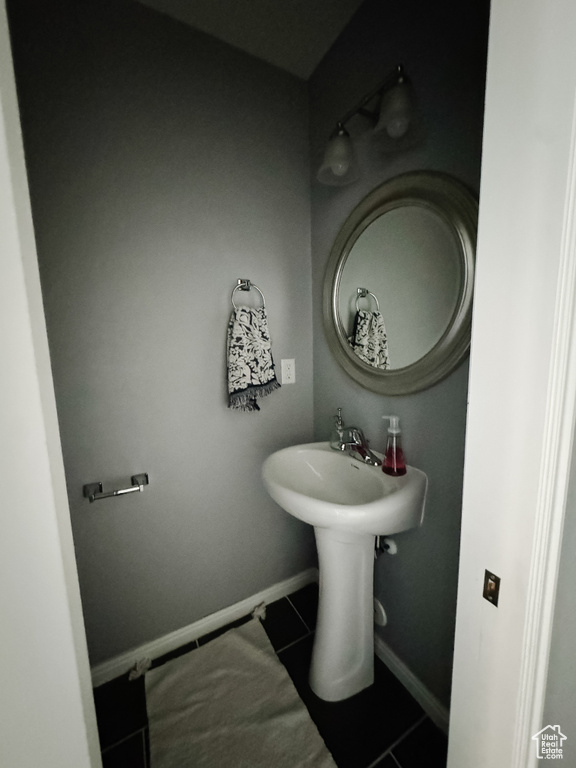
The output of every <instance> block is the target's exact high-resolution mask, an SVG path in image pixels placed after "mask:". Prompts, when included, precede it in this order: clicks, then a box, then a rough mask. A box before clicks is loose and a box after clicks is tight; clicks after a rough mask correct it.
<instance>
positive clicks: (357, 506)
mask: <svg viewBox="0 0 576 768" xmlns="http://www.w3.org/2000/svg"><path fill="white" fill-rule="evenodd" d="M262 477H263V480H264V485H265V486H266V489H267V491H268V493H269V494H270V496H272V498H273V499H274V501H275V502H276V503H277V504H279V505H280V506H281V507H282V509H284V510H286V512H289V513H290V514H291V515H293V516H294V517H297V518H299V519H300V520H303V521H304V522H305V523H310V525H314V526H319V527H322V528H332V529H335V530H341V531H350V532H355V533H368V534H371V535H373V536H383V535H391V534H393V533H400V532H401V531H406V530H408V529H410V528H417V527H418V526H419V525H420V524H421V523H422V518H423V516H424V499H425V496H426V486H427V478H426V475H425V474H424V472H421V471H420V470H419V469H415V468H414V467H408V468H407V471H406V474H405V475H402V476H401V477H392V476H390V475H385V474H384V472H382V468H381V467H370V466H368V465H367V464H361V463H360V462H359V461H358V460H357V459H353V458H351V457H350V456H348V455H347V454H346V453H340V452H338V451H335V450H333V449H332V448H330V444H329V443H327V442H324V443H308V444H305V445H294V446H291V447H290V448H284V449H283V450H280V451H277V452H276V453H273V454H272V455H271V456H269V457H268V458H267V459H266V461H265V462H264V466H263V468H262Z"/></svg>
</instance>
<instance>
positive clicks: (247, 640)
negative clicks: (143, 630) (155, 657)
mask: <svg viewBox="0 0 576 768" xmlns="http://www.w3.org/2000/svg"><path fill="white" fill-rule="evenodd" d="M146 703H147V707H148V720H149V726H150V757H151V764H152V768H336V764H335V762H334V760H333V759H332V756H331V755H330V753H329V752H328V750H327V748H326V746H325V744H324V742H323V741H322V737H321V736H320V734H319V732H318V730H317V728H316V726H315V725H314V723H313V722H312V720H311V719H310V716H309V714H308V710H307V709H306V707H305V706H304V704H303V702H302V700H301V699H300V697H299V696H298V693H297V691H296V689H295V687H294V684H293V683H292V681H291V679H290V676H289V675H288V673H287V672H286V670H285V668H284V667H283V665H282V663H281V662H280V661H279V660H278V657H277V656H276V653H275V652H274V649H273V648H272V645H271V643H270V641H269V640H268V636H267V635H266V632H265V631H264V628H263V627H262V625H261V624H260V621H259V620H258V619H252V620H251V621H249V622H247V623H246V624H243V625H242V626H240V627H238V628H237V629H232V630H230V631H228V632H226V633H225V634H224V635H221V636H220V637H217V638H216V639H215V640H212V641H211V642H209V643H208V644H207V645H203V646H200V648H197V649H196V650H193V651H191V652H190V653H187V654H185V655H184V656H180V657H179V658H176V659H174V660H173V661H169V662H167V663H166V664H164V665H163V666H161V667H158V668H157V669H152V670H150V671H149V672H147V673H146Z"/></svg>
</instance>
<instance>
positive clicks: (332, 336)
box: [322, 171, 478, 395]
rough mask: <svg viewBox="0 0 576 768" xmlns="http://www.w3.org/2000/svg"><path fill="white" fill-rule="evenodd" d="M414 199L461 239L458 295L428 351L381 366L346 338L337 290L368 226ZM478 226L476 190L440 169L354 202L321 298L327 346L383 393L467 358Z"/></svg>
mask: <svg viewBox="0 0 576 768" xmlns="http://www.w3.org/2000/svg"><path fill="white" fill-rule="evenodd" d="M411 204H413V205H418V206H421V207H425V208H428V209H429V210H431V211H433V212H434V213H436V214H437V215H438V216H440V218H442V219H443V220H444V221H445V222H446V223H447V224H448V226H449V228H450V229H451V230H452V232H453V234H454V235H455V237H456V240H457V242H459V243H460V264H461V279H460V287H459V295H458V300H457V302H456V307H455V309H454V311H453V313H452V316H451V318H450V320H449V321H448V324H447V326H446V330H445V331H444V333H443V334H442V336H441V337H440V339H439V340H438V342H437V343H436V344H435V345H434V346H433V347H432V348H431V349H430V350H429V351H428V352H427V353H426V354H425V355H423V356H422V357H421V358H419V359H418V360H416V361H415V362H414V363H411V364H410V365H407V366H405V367H403V368H396V369H394V368H392V369H388V370H379V369H375V368H373V367H372V366H370V365H368V363H365V362H364V361H363V360H361V359H360V358H359V357H358V356H357V355H356V353H355V352H354V350H353V349H352V347H351V346H350V344H349V343H348V339H347V337H346V331H345V329H344V326H343V324H342V320H341V318H340V314H339V306H338V304H339V301H338V291H339V286H340V281H341V277H342V272H343V270H344V267H345V265H346V260H347V258H348V256H349V254H350V251H351V250H352V248H353V246H354V244H355V243H356V241H357V240H358V238H359V237H360V235H361V234H362V233H363V232H364V230H365V229H366V228H367V227H369V226H370V224H371V223H372V222H373V221H374V220H375V219H377V218H378V217H379V216H382V215H383V214H385V213H387V212H388V211H390V210H393V209H395V208H399V207H403V206H407V205H411ZM477 230H478V200H477V198H476V196H475V195H474V194H473V193H472V192H471V191H470V190H469V189H468V188H467V187H465V186H464V185H463V184H462V183H460V182H459V181H457V180H456V179H454V178H453V177H452V176H449V175H447V174H444V173H439V172H436V171H418V172H412V173H405V174H402V175H400V176H396V177H394V178H392V179H390V180H389V181H387V182H385V183H384V184H382V185H381V186H379V187H377V188H376V189H375V190H373V191H372V192H370V194H368V195H367V196H366V197H365V198H364V199H363V200H362V201H361V202H360V203H359V204H358V205H357V206H356V208H355V209H354V210H353V211H352V213H351V214H350V215H349V216H348V218H347V219H346V221H345V222H344V224H343V225H342V228H341V230H340V232H339V233H338V235H337V236H336V240H335V241H334V245H333V246H332V250H331V252H330V256H329V258H328V263H327V265H326V272H325V276H324V289H323V302H322V307H323V316H324V330H325V333H326V338H327V341H328V346H329V347H330V350H331V351H332V353H333V354H334V357H335V358H336V360H337V362H338V363H339V364H340V365H341V366H342V367H343V368H344V370H345V371H346V373H347V374H348V375H349V376H351V377H352V378H353V379H354V380H355V381H357V382H358V383H359V384H361V385H362V386H363V387H365V388H366V389H369V390H371V391H372V392H377V393H378V394H381V395H407V394H411V393H413V392H420V391H421V390H423V389H428V388H429V387H431V386H433V385H434V384H437V383H438V382H439V381H441V380H442V379H444V378H445V377H446V376H448V375H449V374H450V373H451V372H452V371H453V370H454V369H455V368H456V367H457V366H458V365H459V364H460V363H461V362H462V361H463V359H464V358H465V357H466V355H467V354H468V351H469V349H470V334H471V327H472V298H473V291H474V266H475V255H476V237H477Z"/></svg>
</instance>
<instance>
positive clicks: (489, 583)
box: [482, 571, 500, 607]
mask: <svg viewBox="0 0 576 768" xmlns="http://www.w3.org/2000/svg"><path fill="white" fill-rule="evenodd" d="M499 595H500V577H499V576H496V575H495V574H493V573H490V571H484V591H483V592H482V597H484V598H486V600H488V602H489V603H492V605H495V606H496V607H498V596H499Z"/></svg>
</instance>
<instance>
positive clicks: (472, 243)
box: [323, 171, 478, 395]
mask: <svg viewBox="0 0 576 768" xmlns="http://www.w3.org/2000/svg"><path fill="white" fill-rule="evenodd" d="M477 225H478V201H477V198H476V196H475V195H474V194H473V193H472V192H471V191H470V190H469V189H468V188H467V187H465V186H464V185H463V184H461V183H460V182H459V181H457V180H456V179H454V178H452V177H451V176H448V175H447V174H444V173H439V172H435V171H417V172H413V173H406V174H403V175H401V176H396V177H395V178H393V179H390V180H389V181H387V182H385V183H384V184H382V185H381V186H380V187H377V188H376V189H375V190H374V191H373V192H371V193H370V194H369V195H367V196H366V197H365V198H364V200H362V201H361V202H360V203H359V204H358V205H357V206H356V208H355V209H354V210H353V211H352V213H351V214H350V215H349V216H348V218H347V219H346V221H345V222H344V224H343V225H342V228H341V230H340V232H339V233H338V235H337V237H336V240H335V242H334V245H333V247H332V251H331V253H330V257H329V259H328V263H327V267H326V275H325V279H324V294H323V312H324V327H325V331H326V339H327V341H328V345H329V347H330V350H331V351H332V353H333V354H334V357H335V359H336V360H337V362H338V363H339V364H340V365H341V366H342V367H343V368H344V370H345V371H346V373H348V374H349V375H350V376H351V377H352V378H353V379H355V380H356V381H357V382H358V383H359V384H361V385H362V386H364V387H366V388H367V389H371V390H372V391H374V392H378V393H380V394H385V395H401V394H402V395H403V394H409V393H411V392H418V391H420V390H422V389H426V388H427V387H430V386H432V385H433V384H436V383H437V382H438V381H440V380H441V379H443V378H444V377H446V376H448V374H450V373H451V372H452V371H453V370H454V369H455V368H456V366H458V365H459V364H460V363H461V362H462V360H463V358H464V357H465V355H466V354H467V353H468V349H469V346H470V327H471V317H472V295H473V289H474V258H475V251H476V230H477Z"/></svg>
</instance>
